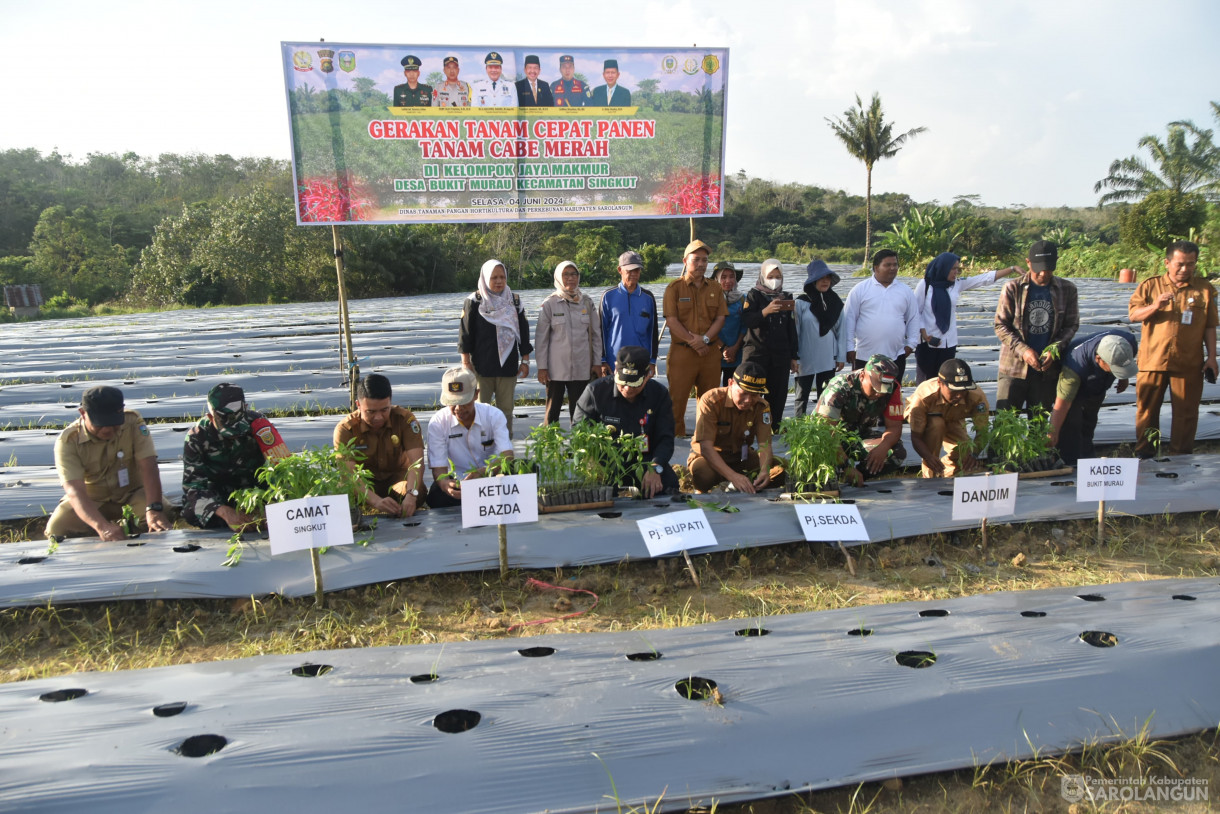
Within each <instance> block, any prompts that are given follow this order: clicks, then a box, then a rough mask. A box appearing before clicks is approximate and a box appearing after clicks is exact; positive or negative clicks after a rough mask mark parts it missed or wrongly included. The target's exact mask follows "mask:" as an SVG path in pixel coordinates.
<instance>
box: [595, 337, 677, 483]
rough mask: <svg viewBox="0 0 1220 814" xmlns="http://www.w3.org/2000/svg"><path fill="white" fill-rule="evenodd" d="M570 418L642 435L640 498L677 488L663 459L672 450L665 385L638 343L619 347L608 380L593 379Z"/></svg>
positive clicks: (670, 409) (670, 413)
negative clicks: (643, 469)
mask: <svg viewBox="0 0 1220 814" xmlns="http://www.w3.org/2000/svg"><path fill="white" fill-rule="evenodd" d="M574 421H577V422H579V421H593V422H596V423H598V424H605V425H607V426H609V427H611V428H613V429H614V430H615V431H617V432H620V433H630V434H632V435H643V436H645V437H646V438H647V439H648V453H647V454H648V470H647V471H646V472H645V473H644V478H643V481H642V482H641V483H631V484H616V485H622V486H639V487H640V491H641V492H642V493H643V495H644V497H645V498H650V497H652V496H653V495H655V494H657V493H658V492H662V491H663V492H665V493H666V494H674V493H676V492H677V491H678V476H677V475H676V474H674V470H673V467H672V466H670V465H669V459H670V457H671V456H673V454H674V413H673V405H672V404H671V403H670V401H669V391H668V390H666V389H665V385H663V384H661V383H660V382H658V381H656V380H655V379H654V378H653V368H652V364H651V354H650V353H649V351H648V349H647V348H643V347H640V346H639V345H627V346H625V347H622V348H619V351H618V354H617V356H616V358H615V364H614V379H613V381H611V379H610V377H609V376H605V377H602V378H600V379H596V380H594V381H593V382H591V383H590V384H589V386H588V387H586V388H585V392H584V393H582V394H581V396H580V400H579V401H577V402H576V416H575V419H574Z"/></svg>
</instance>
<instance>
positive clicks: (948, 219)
mask: <svg viewBox="0 0 1220 814" xmlns="http://www.w3.org/2000/svg"><path fill="white" fill-rule="evenodd" d="M961 234H962V232H961V228H960V227H959V226H958V225H957V212H955V211H954V210H953V209H951V208H949V207H945V206H932V207H925V208H923V209H919V208H917V207H913V208H912V209H911V211H910V212H908V213H907V215H906V217H904V218H903V219H902V221H901V222H900V223H897V224H894V225H893V226H892V227H890V231H888V232H885V233H884V234H882V235H881V236H880V237H879V238H878V240H877V246H878V248H882V249H890V250H891V251H895V252H897V253H898V263H899V265H901V266H918V265H920V264H922V263H926V262H927V261H928V260H930V259H931V258H933V257H935V256H936V255H938V254H940V253H941V252H947V251H949V250H950V249H951V248H952V247H953V243H954V241H956V240H957V239H958V238H959V237H961Z"/></svg>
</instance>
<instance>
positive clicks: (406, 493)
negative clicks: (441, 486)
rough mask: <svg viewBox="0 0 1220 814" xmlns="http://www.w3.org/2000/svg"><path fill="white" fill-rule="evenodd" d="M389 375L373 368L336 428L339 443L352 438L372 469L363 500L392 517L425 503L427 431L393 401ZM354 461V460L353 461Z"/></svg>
mask: <svg viewBox="0 0 1220 814" xmlns="http://www.w3.org/2000/svg"><path fill="white" fill-rule="evenodd" d="M392 397H393V391H392V389H391V387H390V380H389V379H387V378H386V377H385V376H382V375H381V374H380V373H373V374H371V375H369V376H366V377H365V378H363V379H361V380H360V384H358V385H356V405H357V409H356V410H354V411H353V412H351V413H349V414H348V415H347V416H346V417H345V418H344V419H343V420H342V421H340V422H339V424H338V426H336V427H335V438H334V440H335V446H336V447H337V446H339V445H340V444H346V443H348V442H351V443H353V444H354V448H355V451H356V456H357V458H356V461H354V462H353V463H359V464H361V465H362V466H364V468H365V469H367V470H369V471H370V472H372V473H373V487H372V489H370V490H368V493H367V494H365V495H363V498H364V502H365V503H367V504H368V505H369V506H372V507H373V508H374V509H376V510H378V511H380V512H384V513H385V514H388V515H391V516H393V517H399V516H401V517H410V516H411V515H413V514H415V511H416V509H419V508H421V507H423V505H424V436H423V433H422V432H421V431H420V428H419V421H417V420H416V418H415V414H414V413H412V412H411V411H410V410H408V409H406V408H405V407H398V406H397V405H392V404H391V403H390V400H391V399H392ZM349 465H350V464H349Z"/></svg>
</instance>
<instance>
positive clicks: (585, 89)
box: [551, 54, 589, 107]
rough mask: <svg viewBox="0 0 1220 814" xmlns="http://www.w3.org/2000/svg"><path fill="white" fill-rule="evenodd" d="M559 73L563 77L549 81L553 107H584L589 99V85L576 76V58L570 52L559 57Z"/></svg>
mask: <svg viewBox="0 0 1220 814" xmlns="http://www.w3.org/2000/svg"><path fill="white" fill-rule="evenodd" d="M559 73H560V74H561V76H562V77H563V78H562V79H557V80H555V81H554V82H552V83H551V95H552V96H553V97H555V107H584V106H585V104H587V103H588V101H589V86H588V85H587V84H586V83H584V82H581V81H580V80H579V79H577V78H576V60H574V59H573V58H572V55H571V54H564V55H563V56H561V57H560V58H559Z"/></svg>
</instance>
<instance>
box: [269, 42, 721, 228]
mask: <svg viewBox="0 0 1220 814" xmlns="http://www.w3.org/2000/svg"><path fill="white" fill-rule="evenodd" d="M280 52H281V61H282V64H283V71H284V86H285V92H286V95H287V102H288V120H289V129H290V133H291V137H292V170H293V178H294V181H295V182H296V183H295V190H296V192H295V194H296V203H297V222H298V223H300V224H302V225H306V224H344V223H444V222H479V221H516V220H563V221H567V220H578V219H588V218H597V219H608V218H672V217H683V218H684V217H709V216H711V217H718V216H720V215H721V213H722V211H723V203H724V184H723V177H724V139H725V128H724V116H725V96H726V92H727V86H728V57H729V52H728V50H727V49H724V48H617V47H609V48H550V47H547V48H543V47H532V46H523V47H510V46H503V45H498V44H489V45H485V46H471V45H464V46H444V45H419V44H405V45H368V44H357V43H329V42H327V43H318V42H282V43H280ZM408 57H414V58H415V60H418V71H414V70H412V71H411V74H413V75H414V76H410V75H407V74H406V67H415V66H416V62H415V61H414V60H408ZM527 57H536V58H537V59H536V60H535V59H530V60H528V64H527ZM562 57H571V58H572V59H571V61H570V62H569V61H568V60H567V59H561V58H562ZM454 60H456V61H454ZM496 61H498V62H499V65H496V64H494V63H495V62H496ZM614 65H617V67H612V66H614ZM493 74H494V77H493ZM529 74H533V76H534V84H533V85H530V83H529V79H530V76H529ZM493 78H494V80H495V85H494V88H493V84H492V81H493ZM413 79H414V80H417V81H416V84H415V85H414V86H412V84H411V82H412V81H413ZM519 82H520V83H521V84H518V83H519ZM544 88H545V91H544V90H543V89H544Z"/></svg>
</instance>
